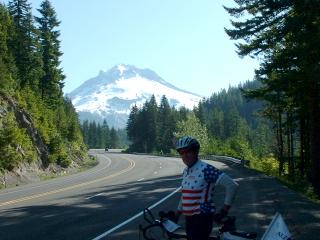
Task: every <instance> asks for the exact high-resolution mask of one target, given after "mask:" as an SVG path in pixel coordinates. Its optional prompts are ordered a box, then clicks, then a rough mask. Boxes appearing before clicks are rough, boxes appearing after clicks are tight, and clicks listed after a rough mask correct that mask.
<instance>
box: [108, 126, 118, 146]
mask: <svg viewBox="0 0 320 240" xmlns="http://www.w3.org/2000/svg"><path fill="white" fill-rule="evenodd" d="M110 143H111V144H110V145H111V147H112V148H118V147H119V137H118V134H117V131H116V130H115V129H114V128H111V130H110Z"/></svg>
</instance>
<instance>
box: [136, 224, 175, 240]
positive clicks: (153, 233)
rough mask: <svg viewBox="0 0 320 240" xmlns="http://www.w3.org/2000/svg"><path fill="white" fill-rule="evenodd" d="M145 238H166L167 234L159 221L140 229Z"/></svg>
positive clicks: (164, 239) (153, 239) (149, 239)
mask: <svg viewBox="0 0 320 240" xmlns="http://www.w3.org/2000/svg"><path fill="white" fill-rule="evenodd" d="M142 233H143V237H144V239H145V240H168V239H169V238H168V235H167V232H166V230H165V228H164V227H163V226H162V225H161V223H155V224H151V225H149V226H147V227H144V228H143V229H142Z"/></svg>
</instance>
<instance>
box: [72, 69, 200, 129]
mask: <svg viewBox="0 0 320 240" xmlns="http://www.w3.org/2000/svg"><path fill="white" fill-rule="evenodd" d="M152 95H154V96H155V98H156V100H157V103H160V99H161V97H162V96H163V95H165V96H166V97H167V99H168V101H169V104H170V106H173V107H177V108H179V107H181V106H184V107H186V108H189V109H192V108H193V107H194V106H196V105H197V104H198V102H199V101H200V100H201V99H202V97H201V96H200V95H198V94H195V93H191V92H188V91H185V90H182V89H180V88H177V87H176V86H174V85H172V84H171V83H169V82H167V81H165V80H164V79H163V78H161V77H160V76H159V75H158V74H157V73H156V72H154V71H152V70H150V69H140V68H137V67H135V66H133V65H125V64H119V65H116V66H114V67H112V68H111V69H109V70H108V71H105V72H104V71H100V72H99V74H98V75H97V76H96V77H93V78H90V79H88V80H87V81H85V82H84V83H83V84H82V85H80V86H79V87H78V88H76V89H75V90H73V91H72V92H71V93H69V94H67V96H68V97H69V98H70V99H71V101H72V103H73V105H74V106H75V108H76V111H77V112H78V114H79V117H80V120H81V121H84V120H86V119H88V120H95V121H98V122H102V121H103V119H106V120H107V122H108V124H109V125H111V126H113V127H116V128H123V127H125V125H126V120H127V117H128V116H129V113H130V109H131V107H132V106H133V105H134V104H136V105H138V106H141V105H142V104H143V103H144V102H145V101H146V100H148V99H150V97H151V96H152ZM90 115H91V116H90Z"/></svg>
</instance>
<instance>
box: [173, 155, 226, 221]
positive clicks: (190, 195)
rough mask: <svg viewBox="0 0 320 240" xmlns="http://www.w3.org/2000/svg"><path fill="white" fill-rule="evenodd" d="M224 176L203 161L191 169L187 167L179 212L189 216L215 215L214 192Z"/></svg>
mask: <svg viewBox="0 0 320 240" xmlns="http://www.w3.org/2000/svg"><path fill="white" fill-rule="evenodd" d="M222 174H223V173H222V172H221V171H220V170H218V169H217V168H215V167H214V166H212V165H210V164H207V163H205V162H203V161H201V160H198V161H197V162H196V163H195V164H194V165H193V166H191V167H186V168H185V169H184V171H183V179H182V188H181V192H182V197H181V202H180V206H179V210H180V211H181V212H182V213H183V214H184V215H187V216H190V215H194V214H199V213H213V212H214V211H215V205H214V203H213V201H212V196H213V190H214V186H215V185H216V183H217V182H218V179H219V177H220V176H222Z"/></svg>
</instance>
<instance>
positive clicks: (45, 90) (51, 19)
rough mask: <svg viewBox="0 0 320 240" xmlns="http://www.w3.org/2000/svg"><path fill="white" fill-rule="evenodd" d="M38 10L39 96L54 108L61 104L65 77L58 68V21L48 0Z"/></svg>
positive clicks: (60, 54) (59, 52)
mask: <svg viewBox="0 0 320 240" xmlns="http://www.w3.org/2000/svg"><path fill="white" fill-rule="evenodd" d="M38 11H39V12H40V14H41V17H36V21H37V22H38V24H39V32H40V39H41V47H42V60H43V71H44V73H45V74H44V76H43V77H42V78H41V82H40V90H41V96H42V98H43V99H45V100H46V101H47V102H48V103H49V107H52V108H55V107H56V106H57V105H59V104H61V101H62V95H63V92H62V88H63V86H64V83H63V79H64V78H65V76H64V75H63V72H62V69H61V68H59V65H60V60H59V58H60V57H61V56H62V52H61V51H60V41H59V36H60V32H59V31H58V30H56V28H58V27H59V25H60V22H59V21H58V20H57V16H56V12H55V10H54V8H53V7H52V5H51V3H50V1H49V0H44V1H43V2H42V3H41V8H40V9H38Z"/></svg>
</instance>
